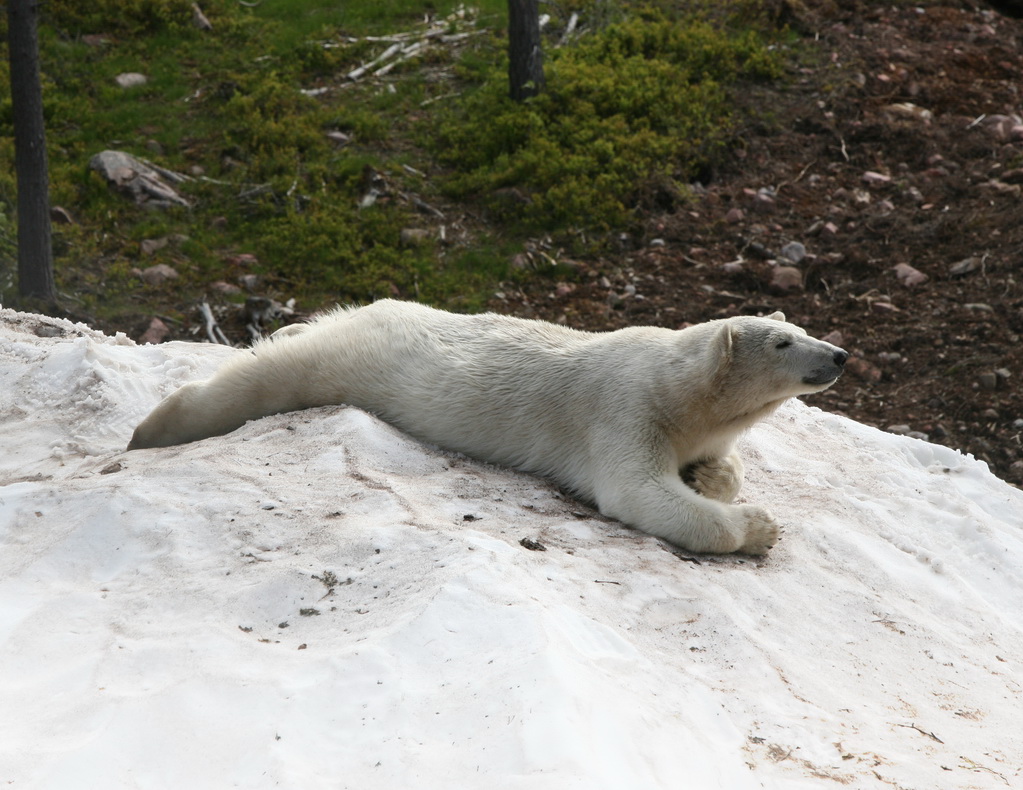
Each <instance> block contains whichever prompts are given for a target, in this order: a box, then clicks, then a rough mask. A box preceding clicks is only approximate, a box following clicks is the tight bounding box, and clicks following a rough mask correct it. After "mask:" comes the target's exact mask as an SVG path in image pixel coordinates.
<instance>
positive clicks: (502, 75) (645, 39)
mask: <svg viewBox="0 0 1023 790" xmlns="http://www.w3.org/2000/svg"><path fill="white" fill-rule="evenodd" d="M475 68H476V70H477V72H478V71H479V69H478V65H477V66H476V67H475ZM506 68H507V67H506V63H503V62H502V63H499V64H498V65H497V66H496V67H494V68H491V69H490V70H489V71H488V72H486V74H485V76H484V79H483V82H482V85H480V86H479V87H478V88H477V89H476V90H473V91H471V92H469V93H467V94H466V95H465V96H464V98H463V99H462V100H461V101H460V102H459V103H458V104H457V106H455V107H454V108H453V109H452V110H451V111H450V112H448V113H446V114H445V115H444V116H443V117H441V119H440V120H439V121H437V122H434V123H433V124H432V125H430V127H429V132H428V135H427V144H428V145H429V146H430V148H431V150H432V151H433V153H434V155H435V156H436V158H437V160H438V162H439V163H440V164H441V165H442V166H443V167H444V168H448V169H450V170H451V171H452V175H451V176H450V177H449V178H447V180H446V182H445V188H446V190H447V191H448V194H450V195H451V196H453V197H456V198H459V199H465V198H468V197H471V196H476V197H478V198H480V199H482V201H483V202H484V204H486V205H489V206H490V208H491V209H492V210H494V211H495V212H499V213H503V214H507V213H508V212H509V210H510V211H511V212H512V213H513V214H514V215H516V216H517V217H518V219H520V220H522V221H525V222H526V223H527V224H528V225H531V226H538V227H544V228H556V227H564V226H572V225H578V226H585V227H592V228H597V229H604V230H607V229H610V228H614V227H616V226H620V225H622V224H623V223H624V222H626V221H627V219H628V216H629V212H630V209H631V208H632V207H633V206H634V205H635V204H636V202H637V200H638V199H639V196H640V195H641V194H642V193H643V192H644V189H645V188H646V187H647V186H648V185H649V184H651V183H662V184H663V183H673V184H674V183H685V182H687V181H688V180H690V179H691V178H692V177H693V176H694V174H695V173H697V172H698V170H699V169H700V168H702V167H704V166H705V165H706V164H707V163H708V162H711V161H713V159H714V158H715V156H716V155H717V154H718V153H719V151H720V149H721V147H722V145H723V144H724V143H725V141H726V140H727V137H728V133H729V131H730V129H731V123H732V112H731V108H730V104H729V100H728V89H729V87H730V86H732V85H733V84H734V83H735V82H736V81H737V80H739V79H755V78H768V77H773V76H775V75H777V73H778V71H779V65H778V61H777V59H776V58H775V57H774V56H773V55H772V54H771V53H770V52H769V50H768V48H767V45H766V43H765V42H764V41H763V40H762V39H761V38H760V37H759V36H758V35H757V34H756V33H755V32H752V31H746V32H743V33H734V32H732V31H730V30H729V29H728V27H727V26H715V25H711V24H710V23H708V22H706V21H702V20H700V19H696V18H689V19H683V20H675V19H669V18H667V17H666V16H665V15H664V13H663V12H660V11H656V10H651V11H648V12H646V13H644V14H642V15H640V16H636V17H632V18H629V19H626V20H624V21H620V22H616V23H613V24H610V25H608V26H607V27H606V28H604V29H603V30H601V31H599V32H597V33H595V34H593V35H590V36H588V37H585V38H583V39H582V40H581V41H580V42H579V43H578V44H576V45H573V46H566V47H562V48H560V49H555V50H553V51H551V52H550V54H549V58H548V62H547V64H546V67H545V73H546V78H547V86H546V90H545V91H544V92H543V93H541V94H540V95H538V96H536V97H534V98H532V99H530V100H528V101H527V102H525V103H523V104H519V103H516V102H513V101H512V100H511V99H509V98H508V96H507V93H508V91H507V72H506ZM508 187H515V188H517V189H519V190H521V193H522V194H523V196H524V198H525V199H523V200H519V201H514V202H512V203H510V204H509V201H507V200H506V199H505V195H504V193H503V191H502V189H503V188H508Z"/></svg>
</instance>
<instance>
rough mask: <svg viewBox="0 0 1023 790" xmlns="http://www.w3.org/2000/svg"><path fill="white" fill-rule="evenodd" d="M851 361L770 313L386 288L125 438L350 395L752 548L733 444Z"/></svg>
mask: <svg viewBox="0 0 1023 790" xmlns="http://www.w3.org/2000/svg"><path fill="white" fill-rule="evenodd" d="M848 356H849V355H848V354H847V353H846V352H845V351H843V350H842V349H840V348H838V347H836V346H833V345H831V344H830V343H825V342H824V341H821V340H815V339H813V338H811V337H809V336H808V335H807V334H806V332H805V331H803V330H802V329H800V328H799V327H796V326H793V325H792V324H789V323H786V322H785V316H784V315H783V314H781V313H774V314H772V315H770V316H767V317H766V318H757V317H735V318H726V319H720V320H716V321H710V322H707V323H704V324H698V325H696V326H691V327H688V328H686V329H682V330H670V329H662V328H657V327H632V328H628V329H620V330H617V331H615V332H607V333H593V332H582V331H578V330H575V329H569V328H566V327H563V326H559V325H556V324H551V323H547V322H544V321H534V320H525V319H520V318H511V317H508V316H502V315H496V314H492V313H487V314H483V315H458V314H454V313H448V312H444V311H441V310H435V309H433V308H430V307H426V306H423V305H420V304H415V303H411V302H400V301H394V300H389V299H388V300H382V301H379V302H376V303H374V304H371V305H369V306H366V307H360V308H339V309H337V310H336V311H334V312H331V313H329V314H327V315H324V316H322V317H321V318H319V319H317V320H315V321H314V322H313V323H311V324H307V325H294V326H290V327H288V328H287V329H285V330H282V331H280V332H277V333H276V334H275V335H274V336H273V337H272V338H271V339H269V340H265V341H261V342H259V343H257V344H256V345H255V347H254V348H253V350H252V352H249V353H239V354H238V355H237V357H235V358H234V359H231V360H229V361H228V362H227V363H226V364H225V365H224V366H223V367H222V368H221V369H220V370H219V371H218V372H217V373H216V374H215V375H214V376H213V378H211V379H209V380H208V381H199V382H193V383H190V384H186V385H185V386H183V387H181V388H180V389H179V390H177V391H176V392H174V393H173V394H171V395H170V396H169V397H167V398H166V399H165V400H164V401H163V402H162V403H160V404H159V405H158V406H157V407H156V409H155V410H154V411H153V412H152V413H151V414H150V415H149V416H148V417H147V418H146V419H145V420H144V421H143V422H142V423H141V424H140V425H139V426H138V428H137V429H136V430H135V434H134V436H133V437H132V440H131V443H130V444H129V445H128V449H129V450H136V449H142V448H152V447H165V446H168V445H175V444H182V443H185V442H192V441H196V440H198V439H203V438H206V437H208V436H218V435H220V434H225V433H228V432H229V431H233V430H235V429H236V428H239V427H241V426H242V425H243V424H245V422H246V421H248V420H253V419H256V418H258V417H264V416H267V415H270V414H277V413H280V412H287V411H293V410H296V409H304V408H309V407H312V406H322V405H328V404H348V405H350V406H356V407H359V408H361V409H365V410H367V411H369V412H371V413H373V414H375V415H377V416H378V417H380V418H381V419H383V420H385V421H387V422H389V423H391V424H392V425H394V426H396V427H397V428H399V429H401V430H403V431H405V432H407V433H409V434H411V435H412V436H414V437H416V438H417V439H420V440H421V441H424V442H428V443H431V444H434V445H437V446H439V447H441V448H444V449H447V450H452V451H457V452H461V453H464V454H466V455H469V456H472V457H474V458H478V459H481V460H484V461H490V462H493V463H497V464H502V465H505V466H510V467H514V468H516V469H520V470H524V471H527V472H532V473H535V474H539V475H543V476H546V477H548V478H550V479H551V480H553V481H555V482H556V483H558V484H559V485H560V486H562V487H563V488H564V489H566V490H567V491H569V492H570V493H572V494H574V495H575V496H578V497H580V498H581V499H583V500H586V501H589V502H592V503H594V504H596V506H597V508H598V509H599V510H600V512H601V513H603V514H604V515H606V516H609V517H611V518H615V519H618V520H620V521H623V522H625V523H626V524H629V525H631V526H633V527H636V528H637V529H640V530H642V531H644V532H647V533H650V534H651V535H656V536H659V537H661V538H664V539H665V540H667V541H669V542H671V543H673V544H675V545H677V546H680V547H682V548H685V549H687V550H689V551H693V552H710V553H728V552H742V553H746V554H763V553H765V552H766V551H767V550H768V549H769V548H770V547H771V546H772V545H773V544H774V542H775V540H776V538H777V535H778V526H777V524H776V523H775V521H774V519H773V518H772V517H771V515H770V514H769V513H768V512H767V511H766V510H765V509H763V508H761V507H757V506H754V505H735V504H731V503H732V501H733V500H734V499H735V497H736V494H737V493H738V491H739V486H740V485H741V484H742V475H743V467H742V462H741V461H740V460H739V457H738V455H737V454H736V452H735V449H734V446H735V442H736V439H737V437H738V436H739V434H740V433H742V431H744V430H745V429H746V428H749V427H750V426H751V425H752V424H753V423H754V422H756V421H757V420H759V419H761V418H763V417H765V416H767V415H768V414H770V413H771V412H773V411H774V410H775V409H777V408H778V406H779V405H781V403H782V402H783V401H785V400H786V399H787V398H791V397H793V396H796V395H801V394H806V393H810V392H818V391H820V390H823V389H826V388H827V387H829V386H831V385H832V384H833V383H834V382H835V381H836V380H837V379H838V377H839V376H840V375H841V373H842V369H843V365H844V364H845V361H846V359H848Z"/></svg>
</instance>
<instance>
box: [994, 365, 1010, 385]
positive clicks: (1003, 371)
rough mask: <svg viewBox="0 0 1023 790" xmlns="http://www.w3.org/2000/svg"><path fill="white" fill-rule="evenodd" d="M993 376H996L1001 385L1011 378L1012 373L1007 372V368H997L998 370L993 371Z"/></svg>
mask: <svg viewBox="0 0 1023 790" xmlns="http://www.w3.org/2000/svg"><path fill="white" fill-rule="evenodd" d="M995 375H996V376H998V380H999V381H1000V382H1002V383H1003V384H1004V383H1006V382H1008V380H1009V379H1010V378H1012V373H1010V372H1009V369H1008V368H998V370H996V371H995Z"/></svg>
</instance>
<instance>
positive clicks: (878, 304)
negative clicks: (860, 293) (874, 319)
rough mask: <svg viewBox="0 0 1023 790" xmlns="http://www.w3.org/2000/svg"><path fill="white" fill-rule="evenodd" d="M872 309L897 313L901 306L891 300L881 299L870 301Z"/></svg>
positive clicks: (878, 311)
mask: <svg viewBox="0 0 1023 790" xmlns="http://www.w3.org/2000/svg"><path fill="white" fill-rule="evenodd" d="M870 309H871V310H873V311H874V312H875V313H897V312H899V308H897V307H896V306H895V305H893V304H892V303H891V302H885V301H882V300H880V299H878V300H877V301H874V302H871V303H870Z"/></svg>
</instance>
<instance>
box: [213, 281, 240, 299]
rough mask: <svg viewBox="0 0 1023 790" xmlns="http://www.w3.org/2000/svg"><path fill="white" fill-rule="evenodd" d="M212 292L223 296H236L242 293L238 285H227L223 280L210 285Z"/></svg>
mask: <svg viewBox="0 0 1023 790" xmlns="http://www.w3.org/2000/svg"><path fill="white" fill-rule="evenodd" d="M210 290H211V291H213V292H215V293H218V294H222V295H224V296H235V295H237V294H240V293H241V292H242V289H241V288H239V287H238V286H237V285H231V283H225V282H224V281H223V280H218V281H217V282H215V283H210Z"/></svg>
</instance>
